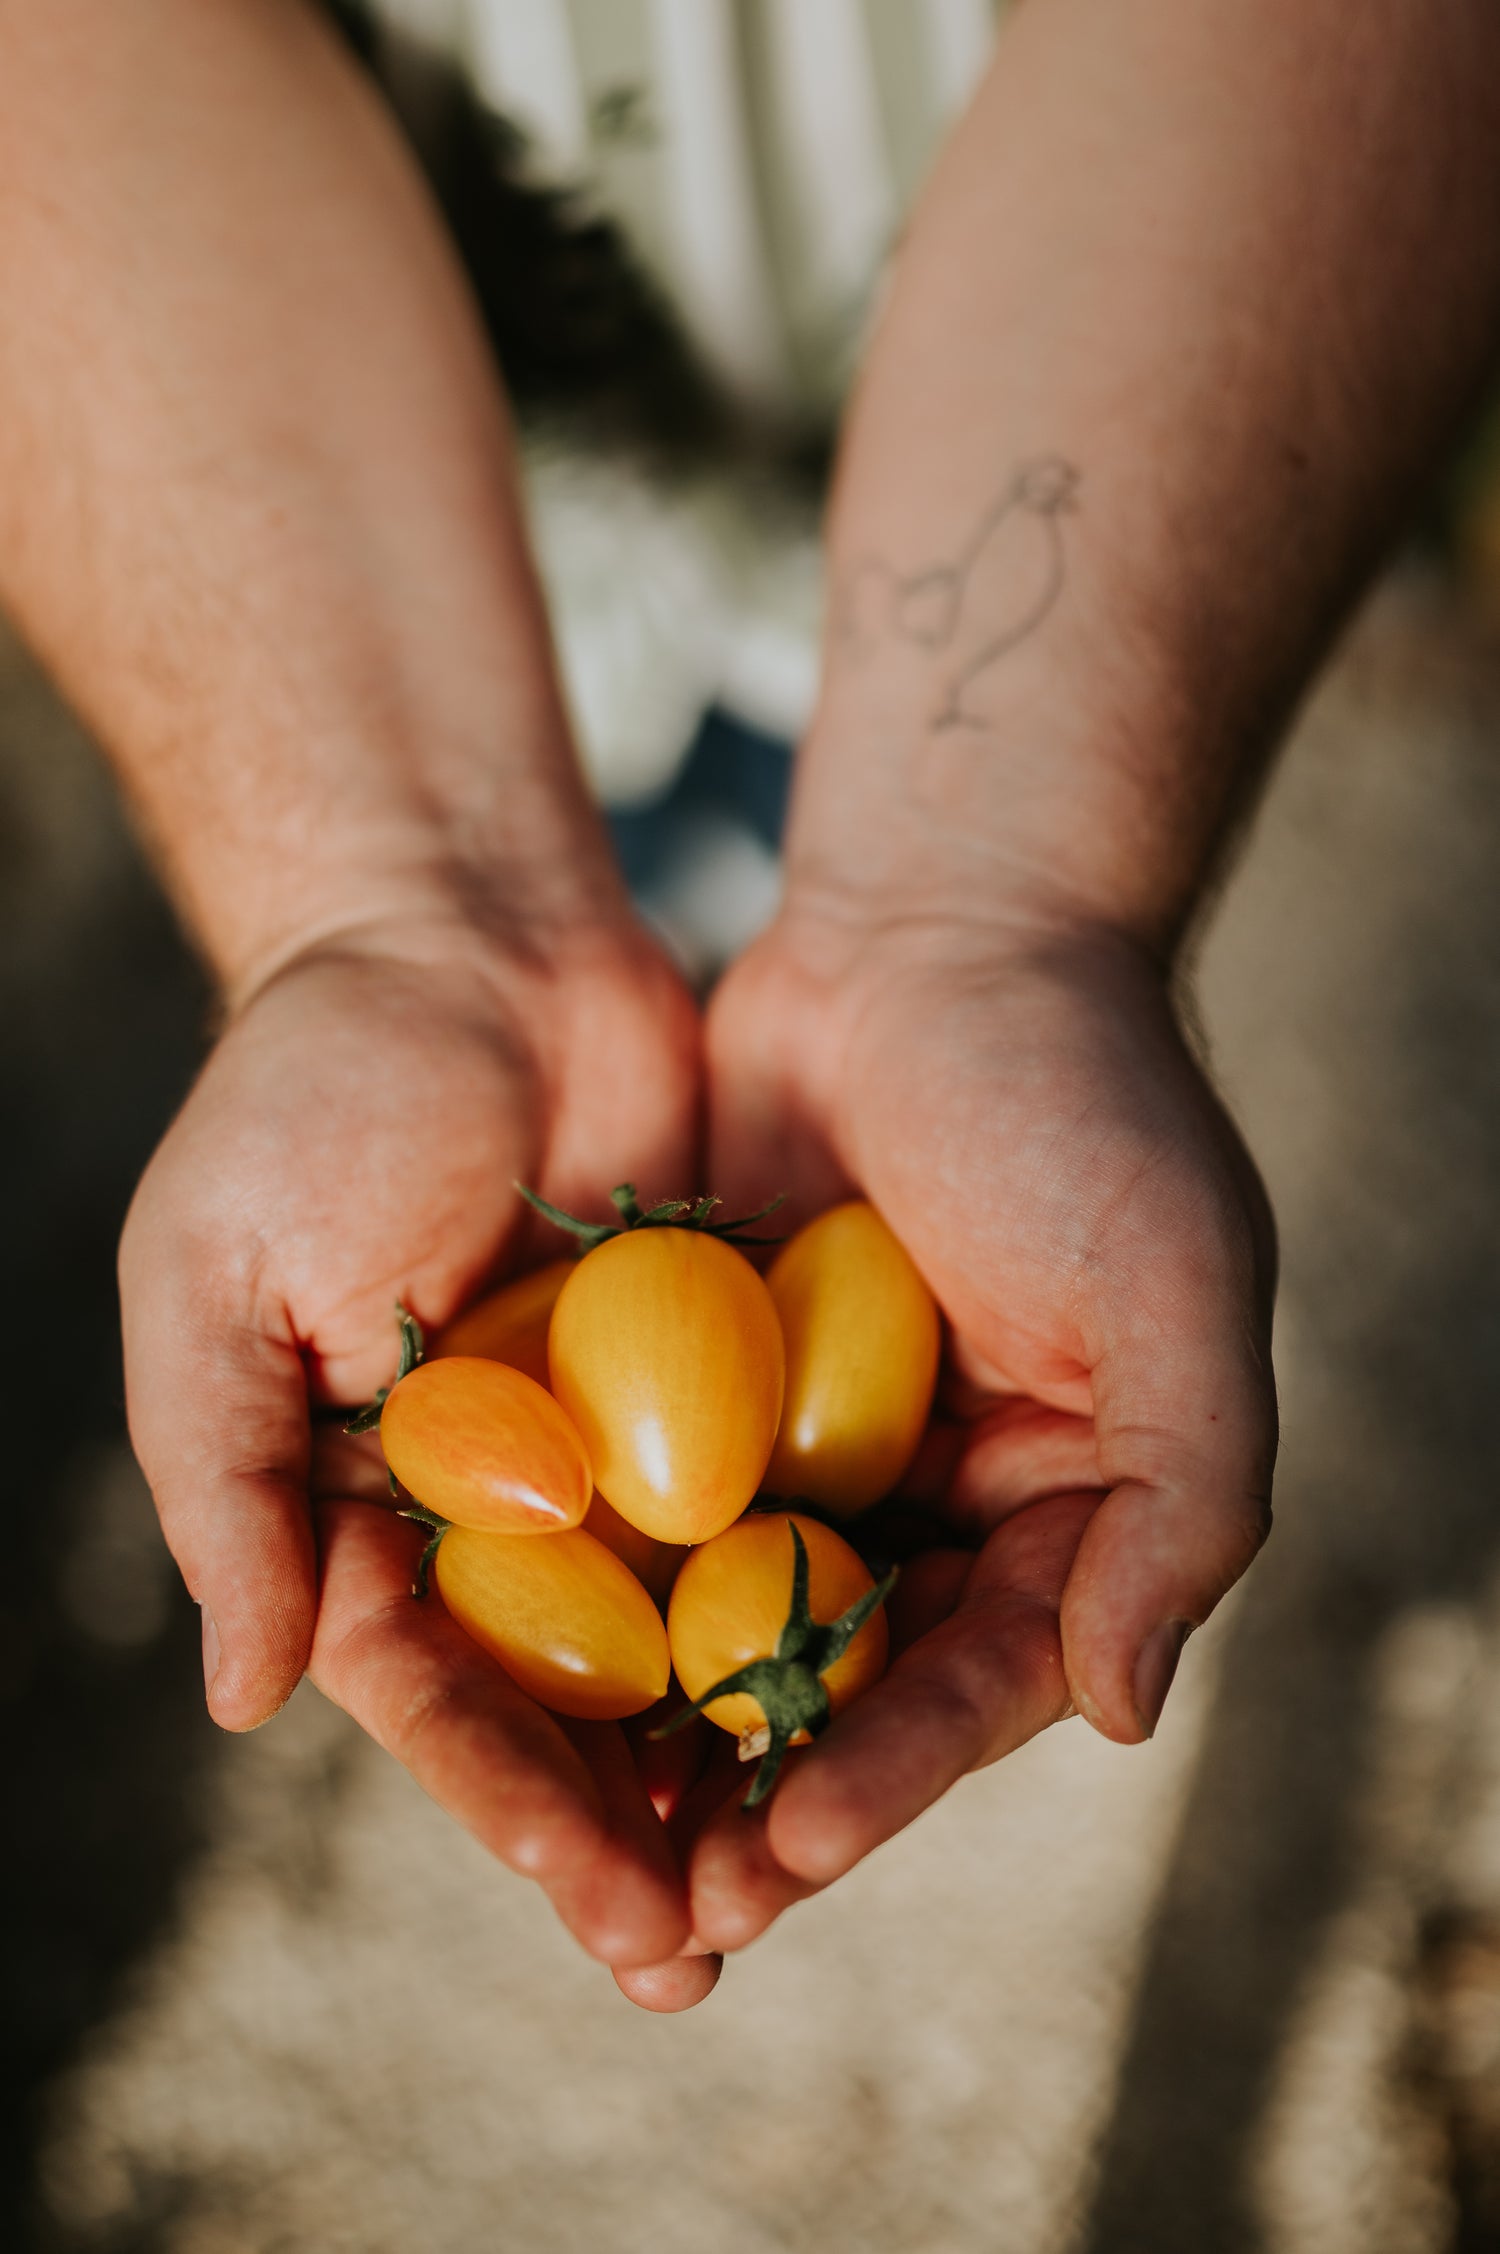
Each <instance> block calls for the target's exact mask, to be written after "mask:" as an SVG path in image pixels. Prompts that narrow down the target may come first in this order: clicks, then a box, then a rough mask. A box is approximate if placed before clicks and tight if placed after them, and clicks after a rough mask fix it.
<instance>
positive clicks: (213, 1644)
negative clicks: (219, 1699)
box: [198, 1604, 219, 1698]
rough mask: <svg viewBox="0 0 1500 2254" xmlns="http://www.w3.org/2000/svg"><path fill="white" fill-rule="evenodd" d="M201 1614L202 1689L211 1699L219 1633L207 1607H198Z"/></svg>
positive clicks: (216, 1663)
mask: <svg viewBox="0 0 1500 2254" xmlns="http://www.w3.org/2000/svg"><path fill="white" fill-rule="evenodd" d="M198 1609H199V1610H200V1612H201V1613H202V1614H203V1688H204V1690H205V1691H206V1692H207V1693H208V1696H209V1697H210V1698H212V1696H213V1689H214V1678H215V1676H216V1675H217V1674H218V1672H219V1631H218V1629H217V1627H216V1626H215V1624H214V1616H213V1614H212V1613H211V1612H210V1611H209V1609H208V1606H207V1605H206V1604H205V1605H200V1606H199V1608H198Z"/></svg>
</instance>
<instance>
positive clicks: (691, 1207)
mask: <svg viewBox="0 0 1500 2254" xmlns="http://www.w3.org/2000/svg"><path fill="white" fill-rule="evenodd" d="M515 1187H516V1188H517V1189H518V1190H519V1191H520V1193H521V1195H522V1197H524V1198H525V1200H526V1203H527V1204H528V1205H529V1206H530V1207H531V1208H532V1210H533V1211H534V1212H537V1213H540V1214H541V1216H542V1218H543V1220H544V1221H550V1222H551V1223H552V1225H553V1227H554V1228H558V1229H565V1230H566V1231H567V1233H568V1235H569V1236H571V1237H576V1238H577V1240H578V1246H579V1250H580V1251H581V1252H592V1251H593V1249H594V1247H595V1245H596V1244H603V1243H604V1242H605V1240H606V1239H607V1238H609V1237H622V1236H625V1235H626V1234H627V1233H628V1231H630V1230H631V1229H697V1230H699V1231H700V1232H701V1233H702V1234H703V1235H704V1236H706V1237H719V1238H721V1239H722V1240H723V1242H724V1243H725V1244H749V1245H756V1244H779V1243H780V1242H781V1239H780V1238H779V1237H747V1236H745V1235H743V1234H742V1233H741V1232H742V1231H743V1230H745V1229H749V1228H753V1227H754V1225H755V1223H756V1222H757V1221H765V1220H768V1219H769V1217H770V1216H771V1214H773V1213H774V1212H775V1211H776V1209H777V1207H778V1206H780V1205H783V1204H785V1202H786V1194H785V1192H784V1191H783V1192H782V1194H781V1196H779V1197H773V1198H772V1200H771V1202H770V1204H769V1205H763V1206H762V1207H761V1209H760V1211H759V1212H758V1213H742V1214H741V1215H740V1216H739V1218H738V1220H734V1221H716V1220H715V1219H714V1218H713V1212H714V1208H715V1206H717V1205H722V1204H723V1202H724V1201H723V1199H722V1198H717V1197H699V1198H691V1197H668V1198H663V1199H662V1201H661V1203H660V1205H649V1206H646V1207H645V1208H643V1207H642V1205H641V1202H640V1200H639V1198H638V1197H637V1196H636V1194H635V1184H634V1182H621V1183H620V1184H619V1186H618V1187H617V1188H615V1189H612V1190H611V1191H610V1193H609V1202H610V1204H611V1205H612V1206H613V1207H614V1209H615V1211H616V1213H617V1214H618V1215H619V1219H618V1220H617V1221H580V1220H579V1219H578V1216H577V1215H576V1214H574V1213H564V1211H563V1209H562V1207H561V1206H560V1205H551V1204H549V1203H548V1201H547V1199H546V1198H544V1197H538V1195H537V1193H536V1191H535V1190H529V1189H527V1187H526V1185H525V1183H524V1182H517V1183H516V1185H515Z"/></svg>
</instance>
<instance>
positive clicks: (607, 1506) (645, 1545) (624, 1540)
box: [583, 1489, 687, 1606]
mask: <svg viewBox="0 0 1500 2254" xmlns="http://www.w3.org/2000/svg"><path fill="white" fill-rule="evenodd" d="M583 1523H584V1529H585V1531H586V1532H587V1533H590V1534H592V1535H593V1537H594V1539H595V1541H596V1542H602V1543H603V1544H604V1546H605V1548H606V1549H610V1550H613V1551H614V1553H615V1556H616V1557H617V1558H619V1559H620V1560H621V1562H622V1563H623V1564H625V1565H628V1566H629V1568H630V1570H631V1572H632V1573H633V1574H634V1575H635V1577H636V1579H637V1580H638V1581H639V1582H640V1584H641V1587H642V1588H643V1589H645V1590H646V1591H647V1592H648V1594H649V1595H650V1596H651V1597H652V1598H653V1599H654V1601H655V1602H656V1604H657V1605H659V1606H664V1605H665V1604H666V1601H667V1599H668V1597H669V1596H670V1595H671V1594H672V1583H673V1582H674V1581H675V1580H676V1578H677V1569H678V1567H679V1566H680V1565H681V1563H682V1561H683V1559H684V1558H685V1557H686V1556H687V1551H686V1550H685V1549H684V1548H683V1546H682V1544H681V1543H680V1542H658V1541H657V1540H656V1538H655V1536H654V1535H651V1534H643V1533H642V1532H641V1530H640V1528H639V1527H638V1526H632V1525H631V1523H630V1521H629V1519H628V1518H621V1516H620V1514H619V1512H618V1511H617V1510H616V1509H615V1508H614V1505H613V1504H612V1503H607V1502H606V1501H605V1500H604V1497H603V1496H602V1495H601V1494H600V1493H599V1492H598V1490H597V1489H596V1490H595V1493H594V1499H593V1501H592V1502H591V1503H590V1504H589V1508H588V1516H587V1517H586V1518H585V1519H584V1522H583Z"/></svg>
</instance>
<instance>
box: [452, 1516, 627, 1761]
mask: <svg viewBox="0 0 1500 2254" xmlns="http://www.w3.org/2000/svg"><path fill="white" fill-rule="evenodd" d="M432 1571H433V1578H434V1580H435V1581H436V1582H437V1585H438V1589H439V1592H440V1593H441V1596H442V1599H443V1602H444V1604H445V1605H446V1606H447V1607H448V1610H449V1611H450V1612H451V1613H452V1615H453V1617H454V1619H455V1620H456V1621H457V1622H458V1623H459V1625H460V1627H461V1628H463V1629H464V1630H465V1632H466V1633H467V1634H468V1635H471V1636H472V1637H473V1639H474V1641H475V1643H477V1644H479V1645H481V1646H482V1647H483V1648H484V1650H486V1651H487V1652H488V1653H489V1654H490V1656H491V1657H492V1658H494V1659H498V1660H499V1662H500V1664H501V1666H502V1667H503V1668H504V1669H505V1672H506V1673H507V1674H508V1675H509V1676H510V1677H511V1679H512V1681H513V1682H516V1683H519V1685H520V1687H521V1689H522V1690H523V1691H525V1692H527V1694H528V1695H529V1696H530V1697H532V1698H534V1699H535V1700H536V1701H537V1703H538V1704H539V1705H541V1706H547V1707H550V1708H551V1709H552V1711H553V1713H554V1714H572V1715H575V1716H577V1717H578V1719H579V1720H581V1721H585V1722H614V1721H618V1720H619V1719H620V1718H621V1717H622V1716H623V1715H626V1714H640V1713H643V1712H644V1711H645V1709H646V1708H647V1707H648V1706H654V1705H655V1704H656V1701H657V1700H658V1699H659V1698H660V1697H661V1696H662V1695H663V1693H664V1692H665V1690H666V1687H667V1682H668V1677H669V1672H670V1670H669V1666H668V1658H667V1632H666V1629H665V1628H664V1627H663V1626H662V1622H661V1615H660V1613H659V1612H658V1611H657V1609H656V1607H655V1605H654V1604H653V1603H652V1602H651V1599H650V1597H649V1596H647V1594H646V1592H645V1590H644V1589H643V1588H642V1587H641V1584H640V1582H639V1581H637V1579H636V1577H635V1575H634V1574H633V1573H632V1572H631V1571H630V1569H629V1567H628V1566H626V1565H622V1564H621V1562H620V1560H619V1559H618V1558H617V1557H616V1556H615V1554H614V1552H613V1551H612V1550H607V1549H606V1548H605V1546H604V1544H603V1543H602V1542H596V1541H595V1539H594V1537H593V1535H592V1534H585V1533H584V1532H583V1530H582V1528H581V1527H579V1528H575V1529H574V1530H573V1532H571V1533H568V1534H554V1535H553V1536H552V1537H551V1538H550V1540H548V1541H545V1542H538V1541H535V1540H533V1539H532V1538H531V1537H530V1536H526V1535H516V1534H479V1533H475V1532H474V1531H473V1530H472V1529H471V1528H469V1527H467V1526H455V1527H454V1528H453V1529H452V1531H451V1532H450V1533H447V1534H445V1535H444V1536H443V1539H442V1542H441V1543H440V1544H439V1547H438V1553H437V1556H436V1558H435V1559H434V1561H433V1568H432Z"/></svg>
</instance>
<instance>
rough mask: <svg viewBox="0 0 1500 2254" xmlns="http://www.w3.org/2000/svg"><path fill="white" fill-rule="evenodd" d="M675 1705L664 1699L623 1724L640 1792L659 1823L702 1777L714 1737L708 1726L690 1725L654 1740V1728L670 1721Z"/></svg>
mask: <svg viewBox="0 0 1500 2254" xmlns="http://www.w3.org/2000/svg"><path fill="white" fill-rule="evenodd" d="M677 1705H678V1702H677V1701H676V1700H674V1699H672V1698H664V1699H663V1700H662V1701H661V1702H660V1704H659V1705H656V1706H652V1707H649V1708H648V1709H647V1711H646V1712H645V1713H644V1714H637V1715H634V1716H633V1717H632V1718H631V1720H630V1721H628V1722H627V1723H626V1724H625V1737H626V1742H627V1743H628V1744H629V1747H630V1751H631V1756H632V1758H633V1760H634V1762H635V1768H636V1774H637V1776H638V1777H639V1778H640V1781H641V1789H642V1791H643V1792H644V1793H645V1795H646V1798H647V1799H648V1800H649V1801H650V1803H651V1805H652V1807H653V1808H654V1809H655V1810H656V1813H657V1815H658V1816H659V1817H660V1818H661V1820H662V1822H663V1823H667V1822H668V1821H669V1820H670V1819H671V1818H672V1817H673V1816H675V1815H676V1814H677V1812H678V1810H679V1809H680V1808H681V1807H682V1806H683V1803H684V1802H685V1801H686V1799H687V1797H688V1794H689V1793H690V1792H691V1791H692V1789H693V1787H694V1785H695V1784H696V1783H697V1782H698V1779H699V1778H700V1777H701V1776H702V1774H703V1771H704V1768H705V1767H706V1765H707V1762H708V1758H709V1751H710V1747H709V1740H710V1738H711V1737H712V1736H713V1734H714V1731H713V1725H712V1724H711V1723H709V1722H690V1723H689V1724H688V1727H687V1728H686V1729H684V1730H674V1731H673V1732H672V1735H671V1736H670V1737H663V1738H659V1737H656V1736H655V1732H656V1730H657V1728H658V1727H659V1725H660V1724H661V1723H662V1722H664V1721H668V1720H670V1718H671V1716H672V1715H673V1714H674V1713H675V1712H676V1711H677Z"/></svg>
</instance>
